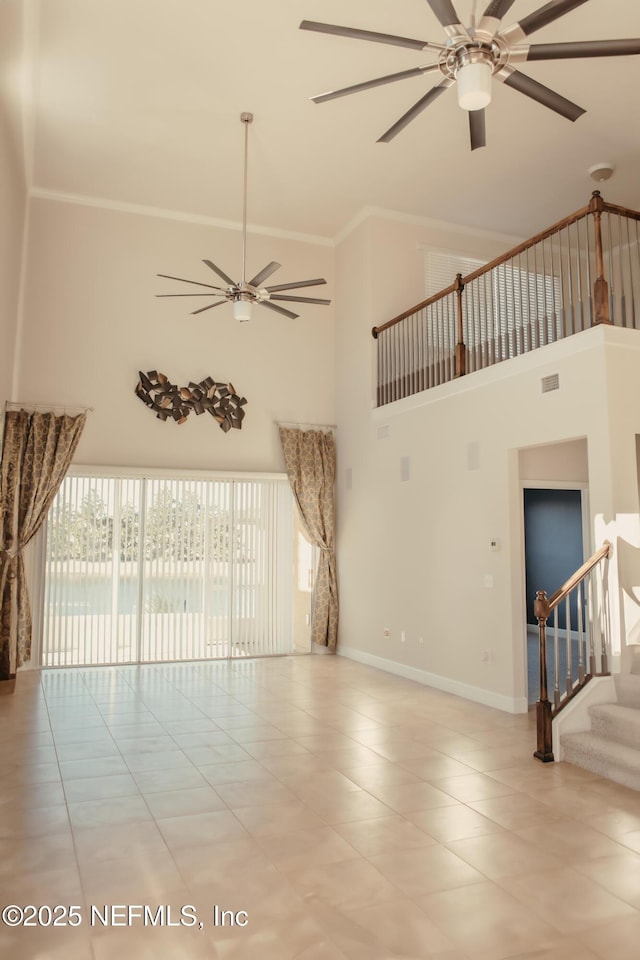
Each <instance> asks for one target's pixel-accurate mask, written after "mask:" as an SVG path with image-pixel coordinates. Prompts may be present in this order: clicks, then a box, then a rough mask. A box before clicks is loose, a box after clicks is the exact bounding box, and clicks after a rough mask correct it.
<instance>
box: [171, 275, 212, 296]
mask: <svg viewBox="0 0 640 960" xmlns="http://www.w3.org/2000/svg"><path fill="white" fill-rule="evenodd" d="M156 276H157V277H164V279H165V280H179V281H180V283H195V285H196V286H197V287H207V289H209V290H220V292H221V293H224V291H223V289H222V287H214V286H213V284H211V283H201V282H200V281H199V280H185V279H184V277H170V276H169V274H168V273H157V274H156ZM158 296H160V294H158ZM186 296H188V294H186Z"/></svg>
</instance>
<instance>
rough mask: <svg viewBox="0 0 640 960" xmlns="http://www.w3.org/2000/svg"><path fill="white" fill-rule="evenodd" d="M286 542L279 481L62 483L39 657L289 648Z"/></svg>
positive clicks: (286, 512) (288, 524)
mask: <svg viewBox="0 0 640 960" xmlns="http://www.w3.org/2000/svg"><path fill="white" fill-rule="evenodd" d="M294 545H295V532H294V504H293V497H292V495H291V491H290V488H289V484H288V482H287V480H286V479H285V478H283V479H255V480H254V479H228V478H224V479H200V478H171V477H151V478H143V477H96V476H68V477H67V478H66V479H65V481H64V483H63V485H62V487H61V488H60V491H59V493H58V496H57V497H56V499H55V501H54V503H53V505H52V508H51V512H50V514H49V518H48V523H47V546H46V579H45V610H44V631H43V632H44V639H43V652H42V662H43V664H44V665H45V666H63V665H80V664H98V663H137V662H153V661H163V660H190V659H206V658H218V657H238V656H262V655H267V654H276V653H291V652H294V650H295V649H296V647H295V644H294V638H293V632H294V631H293V596H294V580H295V570H294ZM299 647H300V640H299V641H298V649H299Z"/></svg>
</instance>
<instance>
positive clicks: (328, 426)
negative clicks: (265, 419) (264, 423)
mask: <svg viewBox="0 0 640 960" xmlns="http://www.w3.org/2000/svg"><path fill="white" fill-rule="evenodd" d="M274 423H275V425H276V426H277V427H294V428H296V429H298V430H302V429H303V428H304V427H310V428H311V429H312V430H337V429H338V426H337V424H335V423H298V421H297V420H274Z"/></svg>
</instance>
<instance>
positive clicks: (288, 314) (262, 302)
mask: <svg viewBox="0 0 640 960" xmlns="http://www.w3.org/2000/svg"><path fill="white" fill-rule="evenodd" d="M258 303H259V304H260V306H261V307H266V308H267V310H275V311H276V313H282V314H283V315H284V316H285V317H291V319H292V320H297V319H298V317H299V316H300V314H299V313H293V311H292V310H285V308H284V307H279V306H278V305H277V304H275V303H270V302H269V301H268V300H258Z"/></svg>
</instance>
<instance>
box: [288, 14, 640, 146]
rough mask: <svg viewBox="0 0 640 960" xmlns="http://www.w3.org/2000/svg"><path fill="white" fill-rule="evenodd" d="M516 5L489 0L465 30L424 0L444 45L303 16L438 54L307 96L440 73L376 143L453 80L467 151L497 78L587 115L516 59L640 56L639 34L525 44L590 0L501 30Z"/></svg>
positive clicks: (479, 142)
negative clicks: (465, 116)
mask: <svg viewBox="0 0 640 960" xmlns="http://www.w3.org/2000/svg"><path fill="white" fill-rule="evenodd" d="M514 2H515V0H490V2H489V4H488V6H487V8H486V9H485V11H484V13H483V15H482V16H481V18H480V21H479V22H478V23H477V24H476V23H475V19H476V18H475V16H474V17H473V21H474V23H473V25H472V26H470V27H465V26H464V25H463V24H462V23H461V22H460V17H459V16H458V14H457V13H456V10H455V7H454V6H453V3H452V2H451V0H427V3H428V4H429V6H430V7H431V10H432V11H433V13H434V15H435V16H436V18H437V19H438V20H439V21H440V23H441V24H442V26H443V27H444V32H445V41H444V42H443V43H431V42H430V41H426V40H412V39H410V38H409V37H397V36H393V35H392V34H388V33H374V32H373V31H371V30H360V29H357V28H354V27H341V26H338V25H336V24H331V23H316V22H314V21H312V20H303V21H302V23H301V24H300V29H301V30H312V31H315V32H316V33H328V34H333V35H335V36H339V37H350V38H351V39H354V40H370V41H373V42H375V43H388V44H391V45H393V46H399V47H408V48H409V49H412V50H420V51H422V50H427V51H432V52H433V55H434V56H437V59H436V60H435V61H434V62H433V63H429V64H427V65H426V66H423V67H410V68H409V69H408V70H402V71H400V72H399V73H391V74H388V75H387V76H384V77H376V78H374V79H373V80H365V81H364V82H362V83H356V84H353V85H352V86H349V87H343V88H342V89H340V90H330V91H328V92H327V93H321V94H319V95H318V96H315V97H311V99H312V100H313V101H314V103H323V102H324V101H325V100H334V99H336V98H337V97H344V96H347V95H348V94H351V93H358V92H359V91H361V90H368V89H370V88H371V87H378V86H382V85H383V84H386V83H394V82H395V81H397V80H404V79H406V78H408V77H416V76H419V75H420V74H429V73H434V74H441V79H440V81H439V82H438V83H437V84H436V85H435V87H432V88H431V89H430V90H429V91H428V92H427V93H426V94H425V95H424V96H423V97H421V98H420V100H418V102H417V103H415V104H414V105H413V106H412V107H411V109H409V110H407V112H406V113H405V114H404V115H403V116H402V117H400V119H399V120H397V121H396V122H395V123H394V124H393V126H391V127H389V129H388V130H387V131H386V132H385V133H383V134H382V136H381V137H379V139H378V143H388V142H389V141H390V140H393V138H394V137H395V136H396V135H397V134H398V133H400V131H401V130H403V129H404V128H405V127H406V126H407V125H408V124H409V123H411V121H412V120H414V119H415V118H416V117H417V116H418V115H419V114H420V113H422V111H423V110H424V109H426V107H428V106H429V105H430V104H431V103H433V102H434V101H435V100H437V98H438V97H439V96H440V95H441V94H442V93H444V91H445V90H446V89H447V88H448V87H451V86H452V85H453V84H454V83H455V84H457V91H458V103H459V105H460V106H461V107H462V108H463V109H464V110H467V111H468V112H469V130H470V135H471V149H472V150H475V149H476V148H477V147H484V146H485V145H486V128H485V107H487V106H488V105H489V103H490V101H491V80H492V78H494V77H495V79H496V80H499V81H500V82H501V83H504V84H505V85H506V86H508V87H512V88H513V89H514V90H517V91H518V92H519V93H523V94H524V95H525V96H526V97H530V98H531V99H532V100H536V101H537V102H538V103H541V104H542V105H543V106H545V107H548V108H549V109H550V110H555V112H556V113H559V114H560V115H561V116H563V117H566V118H567V119H568V120H572V121H575V120H577V119H578V117H580V116H582V114H583V113H585V111H584V110H583V109H582V107H579V106H578V105H577V104H575V103H572V102H571V100H567V99H566V98H565V97H563V96H561V95H560V94H559V93H556V92H555V91H554V90H550V89H549V87H545V86H544V84H542V83H538V81H537V80H533V79H532V78H531V77H528V76H527V75H526V74H524V73H521V72H520V71H519V70H516V68H515V67H514V64H516V63H523V62H525V61H534V60H571V59H575V58H581V57H616V56H625V55H628V54H637V53H640V39H629V40H585V41H581V42H575V43H539V44H529V43H528V37H529V36H530V35H531V34H532V33H535V31H536V30H540V29H541V28H542V27H546V26H547V25H548V24H550V23H553V21H554V20H557V19H558V18H559V17H562V16H564V15H565V14H566V13H569V12H570V11H571V10H574V9H575V8H576V7H580V6H582V4H583V3H586V2H587V0H551V2H549V3H546V4H545V5H544V6H543V7H540V8H539V9H538V10H536V11H535V12H534V13H531V14H529V16H527V17H524V19H522V20H520V21H518V22H517V23H514V24H512V25H511V26H509V27H506V28H502V27H501V25H500V21H501V20H502V18H503V17H504V16H505V15H506V14H507V13H508V12H509V10H510V8H511V7H512V6H513V4H514ZM474 10H475V4H474Z"/></svg>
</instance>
